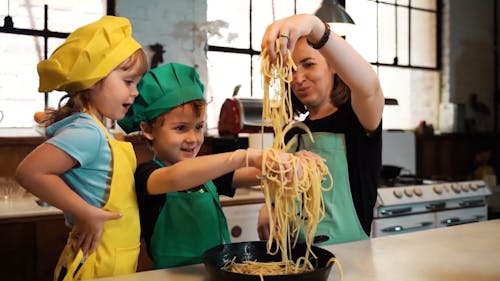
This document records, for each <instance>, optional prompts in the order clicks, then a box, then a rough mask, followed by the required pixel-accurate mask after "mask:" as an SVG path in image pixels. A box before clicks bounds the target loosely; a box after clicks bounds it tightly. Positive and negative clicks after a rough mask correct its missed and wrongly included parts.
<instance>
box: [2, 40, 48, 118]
mask: <svg viewBox="0 0 500 281" xmlns="http://www.w3.org/2000/svg"><path fill="white" fill-rule="evenodd" d="M42 50H43V38H39V37H33V36H21V35H15V34H7V33H0V61H1V62H2V63H0V77H1V81H2V83H0V110H2V111H3V113H4V118H3V120H2V122H0V127H32V126H33V122H34V121H33V113H35V112H36V111H40V110H43V106H44V95H43V94H42V93H39V92H38V90H37V88H38V74H37V72H36V64H37V63H38V61H39V60H40V59H41V56H42V52H43V51H42Z"/></svg>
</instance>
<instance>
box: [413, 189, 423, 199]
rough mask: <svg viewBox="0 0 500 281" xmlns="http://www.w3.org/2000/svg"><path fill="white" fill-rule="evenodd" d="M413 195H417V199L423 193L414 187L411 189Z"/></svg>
mask: <svg viewBox="0 0 500 281" xmlns="http://www.w3.org/2000/svg"><path fill="white" fill-rule="evenodd" d="M413 193H415V195H417V196H418V197H420V196H422V194H423V191H422V189H421V188H420V187H415V188H414V189H413Z"/></svg>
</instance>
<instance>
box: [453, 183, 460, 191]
mask: <svg viewBox="0 0 500 281" xmlns="http://www.w3.org/2000/svg"><path fill="white" fill-rule="evenodd" d="M451 190H453V192H455V193H460V187H458V184H456V183H452V184H451Z"/></svg>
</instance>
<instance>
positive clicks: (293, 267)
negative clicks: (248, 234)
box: [223, 48, 342, 279]
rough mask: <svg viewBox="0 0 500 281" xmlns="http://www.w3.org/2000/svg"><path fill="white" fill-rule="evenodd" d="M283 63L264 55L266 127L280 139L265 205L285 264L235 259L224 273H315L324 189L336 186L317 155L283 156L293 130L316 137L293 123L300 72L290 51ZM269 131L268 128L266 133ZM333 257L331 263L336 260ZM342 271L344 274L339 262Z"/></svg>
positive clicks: (269, 154) (267, 177) (274, 245)
mask: <svg viewBox="0 0 500 281" xmlns="http://www.w3.org/2000/svg"><path fill="white" fill-rule="evenodd" d="M276 50H277V52H278V54H277V57H278V59H277V61H276V63H271V62H270V61H269V59H268V57H267V56H266V57H263V60H262V65H261V73H262V75H263V81H264V98H263V108H262V122H263V123H262V124H263V125H262V126H264V124H271V125H272V127H273V130H274V135H275V139H274V142H273V145H272V148H270V149H268V150H266V151H265V152H264V159H263V160H262V163H263V164H262V173H263V177H262V180H261V186H262V190H263V192H264V196H265V204H266V208H267V210H268V213H269V214H270V218H269V219H270V222H269V223H270V234H269V235H270V236H269V240H268V241H267V253H268V254H270V255H276V254H277V253H281V262H258V261H244V262H243V263H237V262H235V261H234V259H233V260H232V261H231V262H229V263H228V264H226V265H225V266H224V267H223V269H224V270H228V271H232V272H237V273H244V274H256V275H260V276H261V279H263V276H264V275H283V274H293V273H302V272H307V271H312V270H314V266H313V265H312V264H311V262H310V261H309V258H310V256H313V257H315V258H316V256H315V255H314V253H313V252H312V250H311V245H312V243H313V239H314V234H315V232H316V227H317V225H318V222H319V221H320V220H321V219H322V218H323V217H324V212H325V210H324V204H323V198H322V191H324V190H327V189H329V188H332V187H333V178H332V176H331V174H330V172H329V170H328V167H327V166H326V164H325V163H324V160H323V159H321V158H319V157H317V156H316V155H314V154H311V153H307V152H298V153H295V154H294V155H291V156H290V158H288V159H282V158H280V157H278V152H279V151H285V150H286V145H285V134H286V133H287V132H288V131H289V130H290V129H291V128H293V127H297V126H298V127H301V128H302V129H304V130H305V131H306V132H307V133H308V135H309V137H310V138H311V140H313V139H312V134H311V132H310V131H309V129H308V128H307V126H306V125H305V124H303V123H302V122H294V121H293V110H292V101H291V91H290V82H291V81H292V77H293V76H292V75H293V71H294V70H295V69H296V66H295V64H294V63H293V60H292V57H291V53H290V51H287V53H286V54H285V55H286V57H287V60H286V63H285V60H284V59H283V58H284V56H283V55H282V54H280V51H279V50H280V49H279V48H276ZM263 129H264V128H262V132H263V131H264V130H263ZM327 178H328V179H329V180H330V186H329V187H326V188H324V187H322V185H321V183H322V182H323V180H325V179H327ZM301 229H303V231H304V233H305V234H304V235H305V243H306V251H305V253H304V256H303V257H300V258H299V259H297V260H296V261H293V258H292V255H291V249H292V248H293V247H294V246H295V244H296V243H297V241H298V239H299V236H300V233H301ZM335 261H336V259H335V258H332V260H330V261H329V263H331V262H335ZM336 264H337V266H338V267H339V271H340V273H341V276H342V271H341V269H340V266H339V264H338V263H336Z"/></svg>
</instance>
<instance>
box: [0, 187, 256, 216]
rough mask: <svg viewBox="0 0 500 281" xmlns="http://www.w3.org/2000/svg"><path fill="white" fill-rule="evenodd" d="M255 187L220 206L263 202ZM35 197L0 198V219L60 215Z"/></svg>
mask: <svg viewBox="0 0 500 281" xmlns="http://www.w3.org/2000/svg"><path fill="white" fill-rule="evenodd" d="M259 189H260V187H259V188H257V187H255V188H254V187H252V188H239V189H237V190H236V194H235V196H234V197H232V198H231V197H226V196H221V197H220V201H221V204H222V206H235V205H245V204H257V203H264V194H263V193H262V192H261V191H260V190H259ZM36 200H37V197H35V196H34V195H32V194H31V193H29V192H26V193H25V194H24V195H23V196H21V197H17V198H9V199H0V219H2V220H4V219H16V218H28V217H36V216H51V215H62V211H61V210H59V209H57V208H55V207H52V206H48V207H42V206H39V205H38V204H37V203H36Z"/></svg>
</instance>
